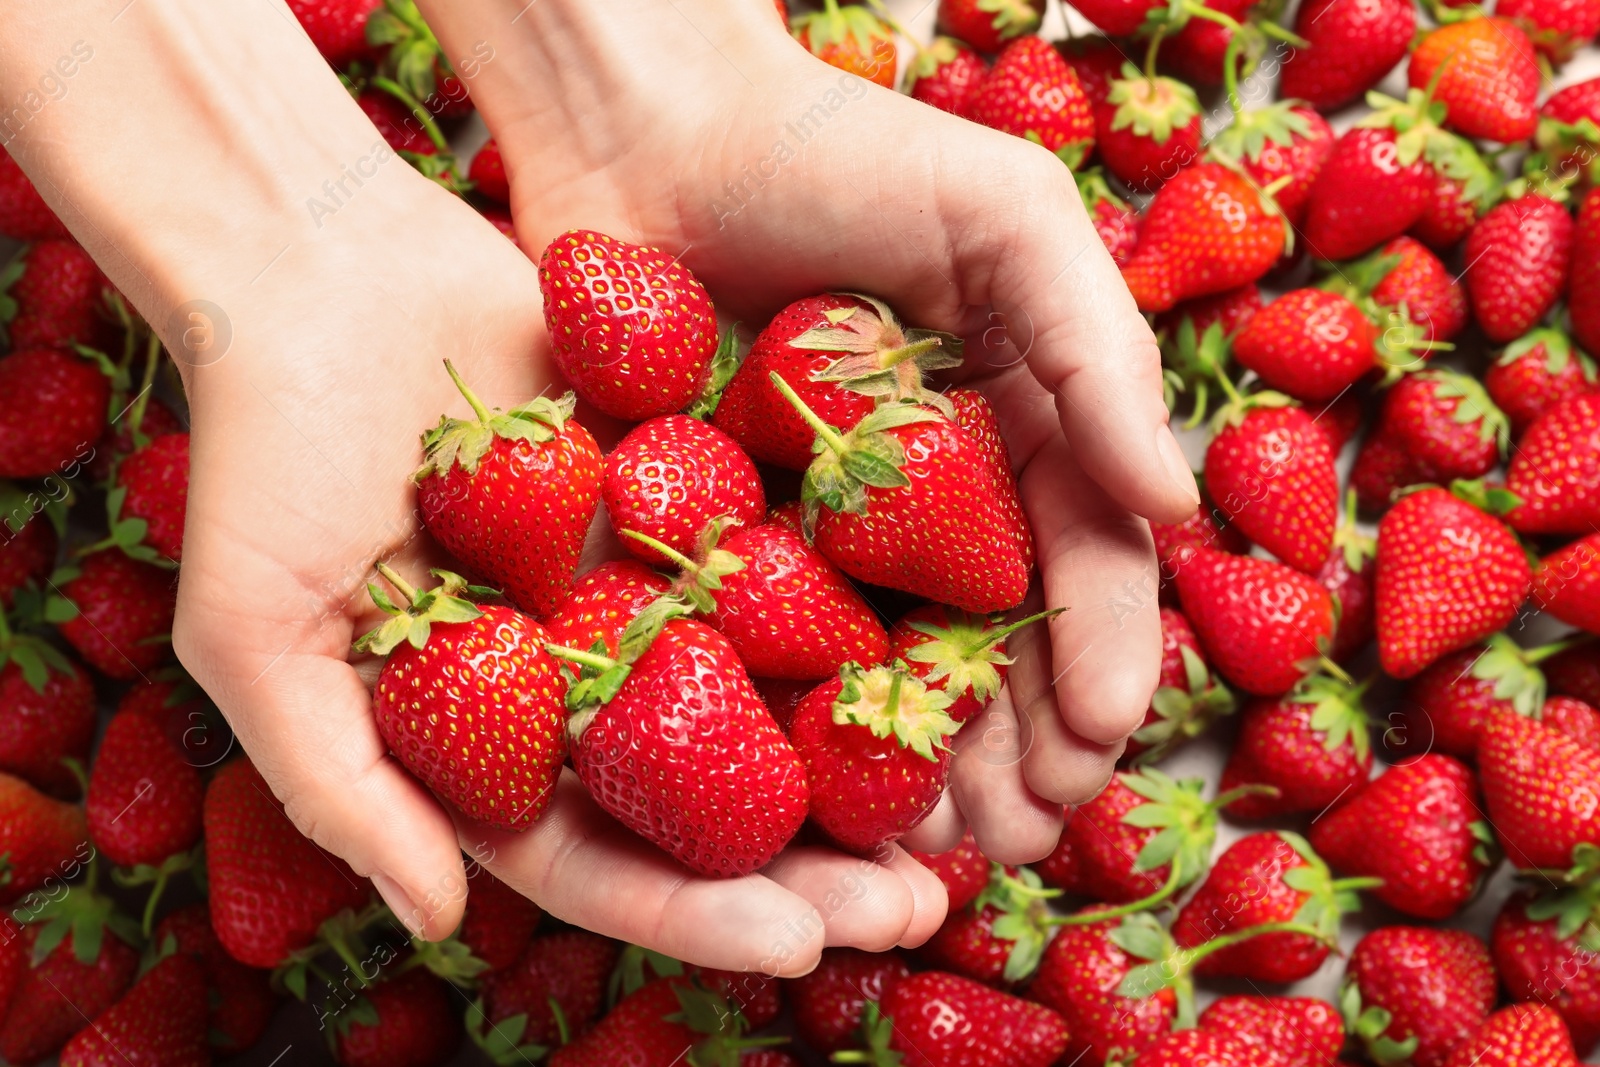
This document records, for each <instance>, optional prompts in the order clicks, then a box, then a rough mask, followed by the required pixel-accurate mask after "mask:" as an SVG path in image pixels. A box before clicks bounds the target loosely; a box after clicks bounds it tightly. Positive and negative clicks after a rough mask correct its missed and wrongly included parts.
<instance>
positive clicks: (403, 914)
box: [372, 871, 422, 937]
mask: <svg viewBox="0 0 1600 1067" xmlns="http://www.w3.org/2000/svg"><path fill="white" fill-rule="evenodd" d="M372 887H373V888H374V889H376V890H377V891H378V895H379V896H380V897H382V898H383V902H384V903H385V904H387V905H389V910H390V911H392V912H394V915H395V918H397V919H399V920H400V921H401V922H403V923H405V925H406V929H407V930H410V931H411V932H412V933H413V934H415V935H416V936H418V937H421V936H422V912H421V911H420V910H418V908H417V906H416V905H415V904H413V903H412V902H411V896H410V895H409V894H408V893H407V892H406V891H405V890H404V889H401V888H400V883H399V882H397V881H395V880H394V879H393V878H390V877H389V876H388V875H387V874H384V873H383V872H382V871H374V872H373V873H372Z"/></svg>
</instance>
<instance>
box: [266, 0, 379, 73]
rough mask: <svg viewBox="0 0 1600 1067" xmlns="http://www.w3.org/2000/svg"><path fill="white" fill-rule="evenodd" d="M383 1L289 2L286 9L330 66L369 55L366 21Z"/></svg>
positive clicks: (328, 0)
mask: <svg viewBox="0 0 1600 1067" xmlns="http://www.w3.org/2000/svg"><path fill="white" fill-rule="evenodd" d="M382 6H383V0H289V10H290V12H291V13H293V15H294V17H295V18H297V19H299V20H300V26H301V28H302V29H304V30H305V31H306V35H307V36H308V37H310V38H311V43H312V44H314V45H316V46H317V51H319V52H321V53H322V57H323V58H324V59H326V60H327V61H328V63H329V65H331V66H335V67H342V66H344V65H345V64H347V63H350V62H351V61H352V60H357V59H363V58H365V57H366V56H367V55H368V54H369V49H368V47H367V18H368V16H369V15H371V14H372V12H373V11H375V10H377V9H378V8H380V7H382Z"/></svg>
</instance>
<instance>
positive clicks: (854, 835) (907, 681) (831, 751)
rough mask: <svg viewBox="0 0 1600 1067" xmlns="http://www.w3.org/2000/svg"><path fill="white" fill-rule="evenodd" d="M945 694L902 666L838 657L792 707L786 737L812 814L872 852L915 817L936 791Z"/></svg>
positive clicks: (945, 772)
mask: <svg viewBox="0 0 1600 1067" xmlns="http://www.w3.org/2000/svg"><path fill="white" fill-rule="evenodd" d="M950 699H951V698H950V696H949V694H947V693H945V692H944V691H942V690H939V689H931V688H929V687H927V686H926V685H924V684H923V683H922V682H921V681H920V680H918V679H917V678H916V676H914V675H912V674H911V673H910V672H909V671H907V670H905V669H903V668H900V667H873V668H870V669H866V670H863V669H862V668H860V667H858V666H856V665H855V664H848V665H846V666H845V667H844V668H843V669H842V670H841V671H840V672H839V677H838V678H834V679H830V680H828V681H825V682H823V683H822V684H820V685H818V686H817V688H815V689H813V690H812V691H811V694H810V695H809V696H807V697H806V699H805V700H804V701H802V702H801V704H800V707H799V708H798V709H797V710H796V711H795V716H794V724H793V726H791V727H790V731H789V733H790V739H791V740H792V741H793V742H794V748H795V751H796V752H797V753H799V755H800V759H801V760H802V761H804V763H805V767H806V776H807V778H808V780H809V782H810V786H811V820H812V822H814V823H815V824H816V825H817V826H818V827H819V828H820V829H821V830H822V831H823V832H824V833H826V834H827V835H828V836H829V837H830V838H832V839H833V840H834V841H836V842H838V843H839V844H840V845H841V846H843V847H844V848H846V849H849V850H850V851H852V852H859V853H863V854H867V853H871V852H872V851H873V850H875V849H877V848H879V847H881V846H882V845H884V844H887V843H888V842H891V841H895V840H898V839H899V838H901V837H903V836H904V835H905V834H906V833H908V832H910V831H911V830H912V829H913V828H914V827H915V826H916V825H917V824H918V823H920V822H921V821H922V820H923V819H924V818H925V817H926V816H927V815H928V813H929V812H931V811H932V810H933V806H934V805H935V804H936V803H938V801H939V798H940V796H942V795H943V794H944V787H945V782H946V780H947V778H948V776H949V773H950V749H949V747H948V744H947V740H946V739H947V738H948V737H950V736H951V735H952V734H954V733H955V732H956V730H957V729H958V728H959V725H958V724H957V723H955V722H954V721H952V720H951V718H950V716H949V714H948V712H947V709H948V708H949V706H950Z"/></svg>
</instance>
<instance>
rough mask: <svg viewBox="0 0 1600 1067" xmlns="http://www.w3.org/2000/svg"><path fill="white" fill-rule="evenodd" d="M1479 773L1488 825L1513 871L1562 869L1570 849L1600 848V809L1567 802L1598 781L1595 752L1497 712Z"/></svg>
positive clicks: (1481, 750) (1482, 746) (1599, 762)
mask: <svg viewBox="0 0 1600 1067" xmlns="http://www.w3.org/2000/svg"><path fill="white" fill-rule="evenodd" d="M1478 774H1479V777H1480V779H1481V781H1482V783H1483V799H1484V804H1485V807H1487V808H1488V811H1489V823H1490V825H1492V826H1493V827H1494V831H1495V834H1496V836H1498V837H1499V839H1500V843H1501V845H1502V846H1504V848H1505V852H1506V858H1507V859H1509V860H1510V861H1511V863H1512V864H1513V865H1515V866H1517V867H1550V868H1555V869H1557V870H1566V869H1567V868H1568V867H1569V866H1571V864H1572V862H1573V849H1574V848H1576V847H1578V846H1579V845H1584V844H1590V843H1592V842H1595V841H1600V810H1596V809H1595V807H1594V806H1593V805H1587V806H1586V805H1582V804H1574V803H1573V802H1572V798H1574V797H1583V796H1587V795H1589V793H1590V792H1592V790H1593V788H1594V786H1593V783H1594V782H1596V781H1600V751H1596V750H1594V749H1591V748H1588V747H1586V746H1584V745H1583V744H1582V743H1580V742H1578V741H1576V740H1574V739H1573V738H1571V737H1568V736H1567V735H1566V734H1564V733H1562V732H1561V731H1559V730H1557V729H1555V728H1554V727H1553V726H1550V725H1548V724H1546V723H1542V722H1537V721H1535V720H1533V719H1530V718H1527V717H1526V716H1522V715H1515V714H1511V713H1509V712H1504V711H1502V712H1497V713H1496V714H1495V715H1494V716H1492V717H1491V718H1490V719H1489V721H1488V723H1486V724H1485V725H1484V728H1483V736H1482V739H1481V740H1480V741H1479V743H1478Z"/></svg>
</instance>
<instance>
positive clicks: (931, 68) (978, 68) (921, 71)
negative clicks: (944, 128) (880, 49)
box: [901, 0, 1009, 119]
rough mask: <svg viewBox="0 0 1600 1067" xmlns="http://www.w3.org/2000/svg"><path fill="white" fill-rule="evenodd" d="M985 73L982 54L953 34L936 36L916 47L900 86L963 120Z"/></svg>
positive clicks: (975, 96) (970, 109)
mask: <svg viewBox="0 0 1600 1067" xmlns="http://www.w3.org/2000/svg"><path fill="white" fill-rule="evenodd" d="M980 2H981V0H980ZM1007 2H1009V0H1007ZM988 76H989V65H988V64H987V63H985V62H984V61H983V57H982V56H980V55H978V53H976V52H974V51H973V50H972V49H970V48H968V47H967V46H966V45H965V44H962V43H961V42H960V41H958V40H956V39H955V38H954V37H936V38H934V40H933V43H932V44H930V45H928V46H927V47H926V48H923V47H921V46H920V45H919V46H918V48H917V54H916V56H915V57H914V58H913V59H912V60H911V65H910V66H908V67H907V68H906V74H905V79H904V82H903V84H902V85H901V89H902V90H903V91H905V92H906V93H908V94H910V96H911V99H913V100H921V101H922V102H923V103H924V104H928V105H929V106H931V107H936V108H938V109H939V110H940V111H948V112H949V113H950V114H952V115H959V116H961V117H962V118H964V119H965V118H971V117H972V104H973V101H974V100H976V99H977V97H978V87H979V86H980V85H982V84H983V79H984V78H986V77H988Z"/></svg>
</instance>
